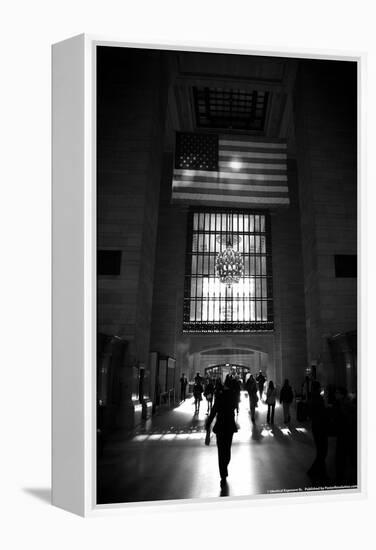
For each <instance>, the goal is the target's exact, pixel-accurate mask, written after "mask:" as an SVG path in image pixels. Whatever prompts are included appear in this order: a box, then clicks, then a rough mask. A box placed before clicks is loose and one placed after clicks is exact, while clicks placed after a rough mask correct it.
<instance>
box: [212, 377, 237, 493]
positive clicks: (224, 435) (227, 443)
mask: <svg viewBox="0 0 376 550" xmlns="http://www.w3.org/2000/svg"><path fill="white" fill-rule="evenodd" d="M235 407H236V403H235V399H234V392H233V390H232V383H231V378H230V376H226V379H225V382H224V385H223V389H222V390H221V391H219V392H218V395H217V397H216V400H215V403H214V405H213V408H212V410H211V413H210V415H209V416H208V419H207V421H206V429H207V430H210V425H211V423H212V422H213V420H214V418H215V419H216V422H215V425H214V427H213V432H214V433H215V435H216V437H217V448H218V466H219V474H220V477H221V487H224V486H225V485H226V478H227V476H228V465H229V463H230V460H231V444H232V437H233V435H234V433H235V432H237V431H238V429H237V427H236V423H235V418H234V410H235Z"/></svg>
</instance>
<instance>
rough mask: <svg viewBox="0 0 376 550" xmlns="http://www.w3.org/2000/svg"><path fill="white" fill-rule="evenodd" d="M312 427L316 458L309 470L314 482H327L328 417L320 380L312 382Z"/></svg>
mask: <svg viewBox="0 0 376 550" xmlns="http://www.w3.org/2000/svg"><path fill="white" fill-rule="evenodd" d="M310 415H311V426H312V435H313V440H314V442H315V448H316V457H315V460H314V461H313V464H312V466H311V467H310V468H309V470H308V472H307V473H308V475H309V477H310V478H311V479H312V480H313V481H316V482H317V481H318V482H322V481H326V480H327V472H326V456H327V454H328V417H327V411H326V406H325V402H324V398H323V397H322V395H321V386H320V382H319V381H318V380H314V381H313V382H312V393H311V413H310Z"/></svg>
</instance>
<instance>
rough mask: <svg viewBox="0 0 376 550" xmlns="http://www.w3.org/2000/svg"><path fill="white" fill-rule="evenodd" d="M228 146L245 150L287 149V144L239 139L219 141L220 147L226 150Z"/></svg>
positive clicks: (221, 139) (222, 139)
mask: <svg viewBox="0 0 376 550" xmlns="http://www.w3.org/2000/svg"><path fill="white" fill-rule="evenodd" d="M227 145H229V146H230V147H237V148H238V149H239V148H242V147H243V148H244V149H252V148H253V147H254V148H255V149H287V143H285V142H281V143H275V142H273V143H267V142H261V141H250V140H249V139H247V140H244V141H243V140H239V139H236V140H235V139H224V138H220V139H219V147H220V148H221V147H222V148H225V147H226V146H227Z"/></svg>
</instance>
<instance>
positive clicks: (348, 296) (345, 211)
mask: <svg viewBox="0 0 376 550" xmlns="http://www.w3.org/2000/svg"><path fill="white" fill-rule="evenodd" d="M295 96H296V98H295V125H296V143H297V164H298V177H299V185H300V208H301V214H302V218H301V228H302V244H303V260H304V291H305V305H306V313H307V321H306V323H307V344H308V360H309V361H310V362H311V363H317V365H318V369H319V371H320V376H321V379H322V380H323V381H330V380H331V379H332V378H333V376H334V372H333V369H334V365H333V363H332V360H331V357H330V354H329V349H328V344H327V340H328V338H329V337H330V336H334V335H335V334H338V333H342V332H346V331H351V330H355V329H356V320H357V299H356V293H357V286H356V282H357V281H356V278H336V276H335V271H334V255H336V254H356V252H357V172H356V171H357V164H356V134H357V120H356V64H355V63H351V62H331V63H328V62H323V61H301V62H300V65H299V70H298V75H297V88H296V94H295Z"/></svg>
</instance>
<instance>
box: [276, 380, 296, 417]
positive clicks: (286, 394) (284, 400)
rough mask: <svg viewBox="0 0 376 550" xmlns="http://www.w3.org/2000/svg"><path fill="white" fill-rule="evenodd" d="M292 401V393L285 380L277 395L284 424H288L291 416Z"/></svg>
mask: <svg viewBox="0 0 376 550" xmlns="http://www.w3.org/2000/svg"><path fill="white" fill-rule="evenodd" d="M293 399H294V393H293V391H292V388H291V386H290V384H289V381H288V380H287V378H286V380H285V382H284V384H283V386H282V389H281V393H280V394H279V402H280V403H281V405H282V407H283V420H284V422H285V424H287V423H288V422H290V420H291V416H290V405H291V403H292V401H293Z"/></svg>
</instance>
